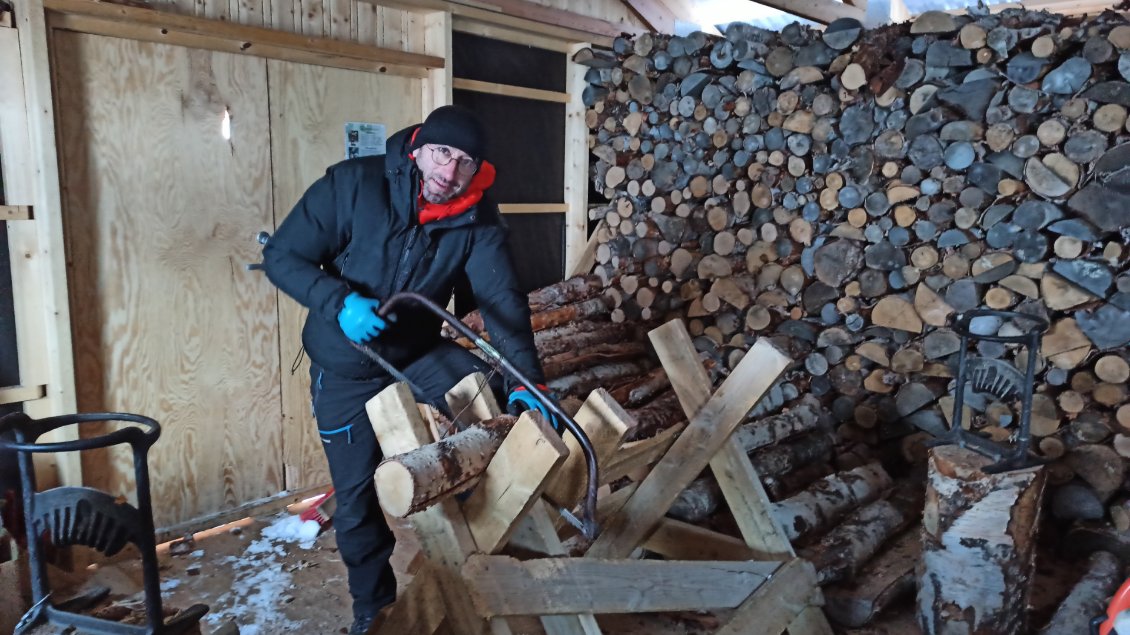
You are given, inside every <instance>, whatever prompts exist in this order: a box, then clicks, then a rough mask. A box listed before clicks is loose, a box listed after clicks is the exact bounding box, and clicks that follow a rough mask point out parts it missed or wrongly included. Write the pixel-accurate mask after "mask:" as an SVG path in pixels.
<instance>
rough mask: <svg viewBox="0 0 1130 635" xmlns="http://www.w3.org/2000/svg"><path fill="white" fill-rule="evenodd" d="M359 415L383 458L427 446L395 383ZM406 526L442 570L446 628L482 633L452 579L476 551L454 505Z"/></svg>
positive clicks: (408, 396) (412, 404)
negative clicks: (368, 425)
mask: <svg viewBox="0 0 1130 635" xmlns="http://www.w3.org/2000/svg"><path fill="white" fill-rule="evenodd" d="M365 412H366V413H367V414H368V415H369V421H370V423H372V425H373V432H374V433H375V434H376V435H377V442H378V443H380V445H381V451H382V452H383V453H384V455H385V456H394V455H397V454H403V453H404V452H408V451H409V450H414V449H416V448H418V447H420V446H421V445H424V444H425V443H430V442H431V441H432V438H431V432H430V431H429V429H428V426H427V424H426V423H425V422H424V419H423V417H421V416H420V411H419V409H418V408H417V405H416V401H415V399H413V398H412V390H411V389H410V388H408V386H407V385H406V384H402V383H396V384H393V385H391V386H389V387H388V388H385V389H384V390H382V391H381V392H380V393H378V394H377V395H376V396H375V397H373V398H372V399H370V400H369V401H368V403H366V404H365ZM412 526H413V527H414V528H415V530H416V537H417V538H418V539H419V540H420V548H421V550H422V551H423V552H424V553H425V554H426V555H427V557H428V559H429V560H430V561H431V562H432V563H433V564H437V565H440V567H441V568H442V569H441V570H439V571H437V574H436V576H437V578H438V579H439V582H438V583H439V586H440V587H441V590H442V597H443V598H444V602H445V605H446V614H447V620H448V623H449V625H450V627H451V628H453V629H454V630H455V632H456V633H482V632H485V630H486V622H485V621H484V620H483V619H481V617H480V616H479V615H477V614H476V613H475V611H474V607H472V606H471V603H470V598H469V597H468V596H467V594H466V591H465V590H464V584H463V581H462V579H461V578H460V577H459V575H458V571H459V567H461V566H462V565H463V563H464V562H466V560H467V556H468V555H469V554H472V553H474V552H476V551H477V550H478V548H477V547H476V546H475V540H474V538H473V537H472V535H471V530H470V528H469V527H468V526H467V521H466V519H465V518H464V516H463V511H462V510H461V509H460V508H459V503H458V502H457V501H455V500H454V499H447V500H444V501H442V502H440V503H439V504H437V505H434V506H432V507H429V508H428V509H425V510H424V511H422V512H419V513H417V514H414V515H413V516H412ZM507 630H508V629H507V628H506V625H505V623H500V624H499V628H498V629H496V631H495V632H499V631H501V632H507ZM395 632H411V631H395Z"/></svg>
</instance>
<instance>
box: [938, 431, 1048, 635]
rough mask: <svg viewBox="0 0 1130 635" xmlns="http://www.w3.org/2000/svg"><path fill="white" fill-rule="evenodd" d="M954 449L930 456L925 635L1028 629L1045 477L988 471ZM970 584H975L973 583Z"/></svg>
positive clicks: (982, 461)
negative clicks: (1029, 600) (1036, 541)
mask: <svg viewBox="0 0 1130 635" xmlns="http://www.w3.org/2000/svg"><path fill="white" fill-rule="evenodd" d="M990 462H991V461H990V460H989V459H986V458H985V457H982V456H981V455H979V454H976V453H974V452H972V451H970V450H966V449H963V448H958V447H956V446H942V447H939V448H935V449H934V450H933V452H932V453H931V455H930V462H929V482H928V485H927V492H926V511H925V514H924V519H923V529H924V531H923V546H922V562H921V564H920V565H919V567H918V573H917V575H918V581H919V584H918V588H919V592H918V622H919V625H920V626H921V627H922V630H923V632H924V633H925V634H926V635H934V634H935V633H950V632H953V629H954V628H961V629H963V632H967V633H971V634H984V635H989V634H990V633H1023V632H1027V623H1026V621H1027V608H1028V594H1029V592H1030V590H1031V583H1032V576H1033V574H1034V565H1035V562H1034V558H1035V550H1036V544H1035V533H1036V526H1037V524H1036V523H1037V520H1038V519H1039V516H1040V503H1041V500H1042V498H1043V489H1044V483H1045V481H1046V472H1045V471H1044V470H1043V469H1042V468H1041V467H1036V468H1030V469H1026V470H1018V471H1013V472H1006V473H1003V474H985V473H984V472H983V471H982V468H984V467H985V466H987V465H988V464H989V463H990ZM970 580H978V581H979V582H978V583H977V584H970V583H969V581H970Z"/></svg>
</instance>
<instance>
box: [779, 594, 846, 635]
mask: <svg viewBox="0 0 1130 635" xmlns="http://www.w3.org/2000/svg"><path fill="white" fill-rule="evenodd" d="M822 601H823V600H822V599H821V596H820V593H819V591H818V590H817V591H813V593H812V597H810V598H809V600H808V602H809V605H808V608H806V609H804V610H803V611H801V612H800V614H799V615H797V616H796V618H795V619H793V621H792V622H791V623H789V635H834V633H835V631H833V630H832V626H831V625H830V624H828V618H827V617H825V616H824V611H823V610H821V609H820V606H819V604H820V603H821V602H822Z"/></svg>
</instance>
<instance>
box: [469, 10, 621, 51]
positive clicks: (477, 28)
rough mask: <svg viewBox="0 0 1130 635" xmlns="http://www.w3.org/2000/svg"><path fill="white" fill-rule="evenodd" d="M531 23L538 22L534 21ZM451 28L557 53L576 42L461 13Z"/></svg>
mask: <svg viewBox="0 0 1130 635" xmlns="http://www.w3.org/2000/svg"><path fill="white" fill-rule="evenodd" d="M531 24H537V23H536V22H532V23H531ZM451 28H452V29H453V30H455V31H459V32H460V33H470V34H471V35H478V36H479V37H485V38H490V39H492V40H502V41H504V42H510V43H511V44H523V45H525V46H532V47H534V48H540V49H545V50H547V51H554V52H557V53H568V52H569V51H570V50H572V48H573V46H574V44H571V43H570V42H569V41H568V40H563V39H561V38H558V37H551V36H548V35H542V34H540V33H532V32H530V31H521V30H518V29H515V28H511V27H506V26H500V25H498V24H491V23H489V22H480V21H477V20H472V19H468V18H466V17H464V16H461V15H456V16H452V20H451ZM609 42H611V38H609Z"/></svg>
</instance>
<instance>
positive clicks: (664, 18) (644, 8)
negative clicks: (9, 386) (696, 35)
mask: <svg viewBox="0 0 1130 635" xmlns="http://www.w3.org/2000/svg"><path fill="white" fill-rule="evenodd" d="M621 1H622V2H623V3H624V4H625V5H627V7H628V8H629V9H631V10H632V12H633V13H635V14H636V15H637V16H639V18H640V19H641V20H643V22H644V24H646V25H647V26H648V28H650V29H651V30H652V31H654V32H656V33H665V34H668V35H673V34H674V33H675V14H674V13H671V10H670V9H668V8H667V5H665V4H663V3H661V2H659V0H621Z"/></svg>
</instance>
